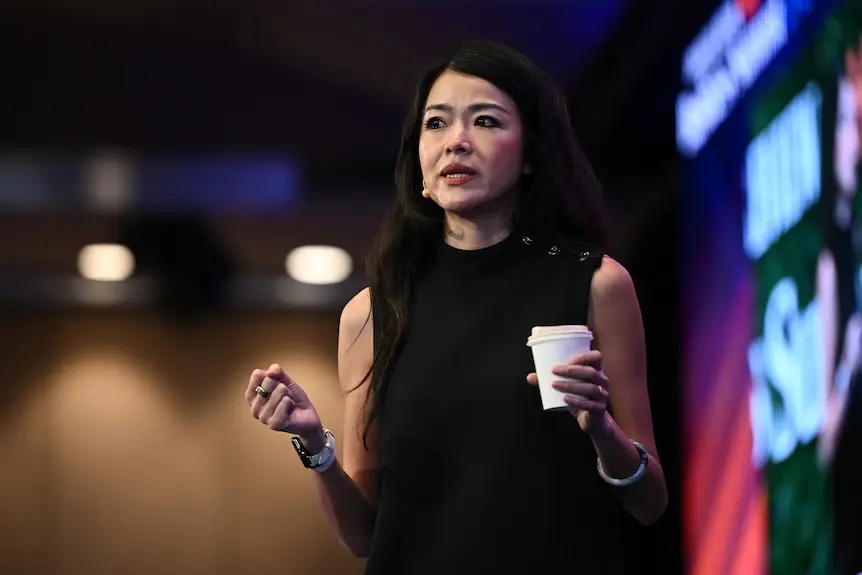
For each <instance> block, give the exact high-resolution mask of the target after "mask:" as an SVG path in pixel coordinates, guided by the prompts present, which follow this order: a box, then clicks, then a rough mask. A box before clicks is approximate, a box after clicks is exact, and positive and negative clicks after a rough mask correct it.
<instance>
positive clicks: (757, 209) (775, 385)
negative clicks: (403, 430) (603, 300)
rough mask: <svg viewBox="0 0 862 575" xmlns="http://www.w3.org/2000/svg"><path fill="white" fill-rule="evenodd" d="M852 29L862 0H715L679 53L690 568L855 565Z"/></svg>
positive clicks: (859, 240)
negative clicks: (850, 461) (846, 485)
mask: <svg viewBox="0 0 862 575" xmlns="http://www.w3.org/2000/svg"><path fill="white" fill-rule="evenodd" d="M860 30H862V0H844V1H838V2H835V1H833V2H824V1H821V2H816V1H815V0H800V1H791V0H784V1H782V0H764V1H742V0H737V1H726V2H723V3H721V5H720V6H719V8H718V9H717V10H716V12H715V14H714V16H713V18H712V19H711V20H710V22H709V23H708V24H707V25H706V26H705V27H704V28H703V30H702V32H701V33H700V35H699V36H698V37H697V38H695V40H694V41H693V42H692V43H691V44H690V46H689V48H688V50H687V52H686V53H685V55H684V58H683V66H682V72H683V86H684V88H683V92H682V93H681V94H680V97H679V99H678V102H677V141H678V146H679V151H680V155H681V158H682V160H681V162H682V197H681V205H682V206H683V209H682V210H681V219H682V221H681V228H682V238H681V240H682V241H681V246H682V254H681V257H682V262H683V280H682V281H683V286H682V287H683V294H684V301H683V316H682V317H683V318H684V325H683V333H684V342H685V343H684V361H685V368H684V372H683V373H684V379H685V382H684V390H685V392H684V401H683V409H684V414H683V425H684V438H685V446H684V449H685V454H686V457H685V460H684V461H685V462H686V464H685V467H684V470H685V478H684V523H685V528H684V536H685V549H686V554H687V555H686V556H687V571H688V572H689V573H692V574H696V575H707V574H709V575H712V574H715V575H727V574H731V575H733V574H740V575H742V574H745V575H749V574H757V573H774V574H791V573H792V574H797V573H798V574H814V573H817V574H821V573H822V574H827V573H828V574H840V573H853V574H855V573H858V572H859V571H862V567H860V566H858V563H855V562H858V561H859V558H858V557H854V556H853V555H854V553H858V551H857V550H859V549H862V540H860V539H859V536H858V531H857V529H858V528H855V527H854V525H853V522H854V519H853V517H848V515H849V514H848V513H842V510H845V509H852V507H853V505H855V503H854V502H853V501H852V500H848V499H847V498H846V497H845V496H844V495H843V483H842V481H844V482H850V483H852V482H853V481H856V480H855V479H853V478H852V477H851V475H850V474H851V473H852V471H851V470H850V469H851V468H852V466H848V468H847V469H844V467H843V463H842V461H843V458H844V457H846V452H847V451H848V450H849V449H850V448H849V447H848V446H850V445H852V442H853V439H852V438H850V437H849V436H850V435H852V434H854V433H858V431H854V425H856V427H858V424H853V421H855V420H858V418H859V410H858V408H857V407H854V405H855V403H858V396H859V394H860V393H859V391H857V388H860V387H862V386H857V385H855V384H854V383H853V382H854V381H855V377H854V376H853V374H854V373H855V371H856V368H855V366H856V365H857V355H858V354H859V347H860V345H859V344H860V342H862V321H860V320H859V319H858V318H859V317H862V316H860V315H858V311H857V310H858V309H859V308H860V305H859V302H862V298H860V297H858V296H857V291H859V288H860V285H862V284H860V280H859V279H858V278H860V277H862V276H860V261H862V258H860V255H862V249H860V248H862V233H860V232H859V231H858V230H857V228H858V227H859V226H858V224H857V223H856V222H857V219H858V217H857V214H858V213H859V207H858V206H857V204H859V201H858V198H859V197H860V195H859V194H856V190H857V177H856V174H857V172H858V163H859V161H858V160H859V157H860V145H859V144H860V125H862V122H860V118H862V115H860V113H859V111H858V110H859V108H860V107H862V98H860V97H857V94H859V96H862V50H860ZM857 59H859V62H858V63H857ZM857 65H858V68H857ZM860 293H862V292H860ZM854 396H855V397H856V401H854ZM854 495H855V494H854ZM856 499H858V498H856ZM855 521H857V522H858V521H859V520H858V519H855Z"/></svg>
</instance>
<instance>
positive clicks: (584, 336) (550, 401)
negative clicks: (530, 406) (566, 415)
mask: <svg viewBox="0 0 862 575" xmlns="http://www.w3.org/2000/svg"><path fill="white" fill-rule="evenodd" d="M592 341H593V334H592V332H591V331H590V330H589V328H588V327H587V326H585V325H555V326H537V327H534V328H533V331H532V333H531V335H530V337H529V338H527V346H528V347H530V348H531V349H532V350H533V363H534V364H535V366H536V375H537V376H538V378H539V394H540V395H541V397H542V407H543V408H544V409H545V411H550V410H566V411H569V410H571V406H570V405H569V404H568V403H566V402H565V401H564V399H563V398H564V397H565V396H566V395H567V394H565V393H563V392H562V391H558V390H556V389H554V388H553V387H551V386H552V384H553V383H554V382H555V381H559V380H564V379H567V378H565V377H561V376H559V375H555V374H554V373H553V369H554V367H556V366H558V365H564V364H566V363H568V362H569V360H571V359H572V357H574V356H575V355H577V354H579V353H585V352H587V351H589V350H590V344H591V343H592Z"/></svg>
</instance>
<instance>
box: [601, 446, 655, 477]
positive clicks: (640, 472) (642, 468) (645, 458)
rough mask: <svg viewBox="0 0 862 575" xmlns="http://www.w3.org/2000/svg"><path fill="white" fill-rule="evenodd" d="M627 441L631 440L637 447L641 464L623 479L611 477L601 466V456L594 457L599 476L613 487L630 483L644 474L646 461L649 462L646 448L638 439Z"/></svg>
mask: <svg viewBox="0 0 862 575" xmlns="http://www.w3.org/2000/svg"><path fill="white" fill-rule="evenodd" d="M629 441H631V442H632V444H633V445H634V446H635V447H636V448H637V450H638V453H640V456H641V464H640V465H639V466H638V468H637V469H636V470H635V472H634V473H632V474H631V475H630V476H628V477H626V478H625V479H614V478H613V477H611V476H610V475H608V474H607V473H605V470H604V468H603V467H602V460H601V458H598V457H597V458H596V468H597V469H598V472H599V476H600V477H601V478H602V479H604V480H605V483H609V484H610V485H613V486H614V487H624V486H626V485H631V484H632V483H634V482H635V481H637V480H638V479H640V478H641V477H643V476H644V475H645V474H646V468H647V463H649V454H648V453H647V450H646V448H645V447H644V446H643V444H642V443H640V442H639V441H635V440H634V439H631V440H629Z"/></svg>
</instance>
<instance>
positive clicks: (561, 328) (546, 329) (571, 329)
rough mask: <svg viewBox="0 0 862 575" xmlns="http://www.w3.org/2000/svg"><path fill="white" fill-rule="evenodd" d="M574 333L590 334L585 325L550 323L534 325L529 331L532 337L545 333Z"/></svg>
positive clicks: (544, 334)
mask: <svg viewBox="0 0 862 575" xmlns="http://www.w3.org/2000/svg"><path fill="white" fill-rule="evenodd" d="M570 334H571V335H574V334H590V335H592V332H590V328H588V327H587V326H585V325H551V326H536V327H534V328H533V330H532V332H531V336H532V337H541V336H546V335H570Z"/></svg>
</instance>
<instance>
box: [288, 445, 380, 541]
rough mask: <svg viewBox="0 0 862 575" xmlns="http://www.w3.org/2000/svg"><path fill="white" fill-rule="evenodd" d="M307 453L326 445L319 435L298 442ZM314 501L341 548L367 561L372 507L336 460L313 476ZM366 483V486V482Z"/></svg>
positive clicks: (372, 526) (373, 514) (374, 510)
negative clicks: (318, 504) (339, 542)
mask: <svg viewBox="0 0 862 575" xmlns="http://www.w3.org/2000/svg"><path fill="white" fill-rule="evenodd" d="M302 443H303V444H304V445H305V447H306V449H308V450H309V451H310V452H311V453H319V452H320V451H321V450H322V449H323V445H324V444H325V443H326V438H325V436H324V435H323V433H320V434H316V435H315V436H313V437H307V438H305V437H304V438H302ZM313 474H314V477H315V481H314V483H315V486H316V487H317V497H318V500H319V501H320V504H321V506H322V507H323V512H324V514H325V515H326V519H327V520H328V521H329V523H330V525H332V527H333V528H334V529H335V533H336V535H337V536H338V539H339V541H341V543H342V545H344V546H345V547H347V549H348V550H350V552H351V553H353V554H354V555H355V556H357V557H367V556H368V552H369V550H370V547H371V536H372V534H373V532H374V520H375V518H376V515H377V512H376V507H375V504H374V503H373V502H372V501H371V499H370V498H369V497H368V496H367V495H366V494H365V493H364V492H363V491H362V489H360V487H359V486H358V485H357V484H356V481H354V480H353V478H351V477H350V476H349V475H348V474H347V473H346V472H345V471H344V469H343V468H342V467H341V462H339V461H338V459H337V458H336V460H335V461H334V462H333V463H332V465H331V466H330V467H329V469H327V470H326V471H323V472H320V473H314V472H313ZM366 483H369V482H366Z"/></svg>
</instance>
